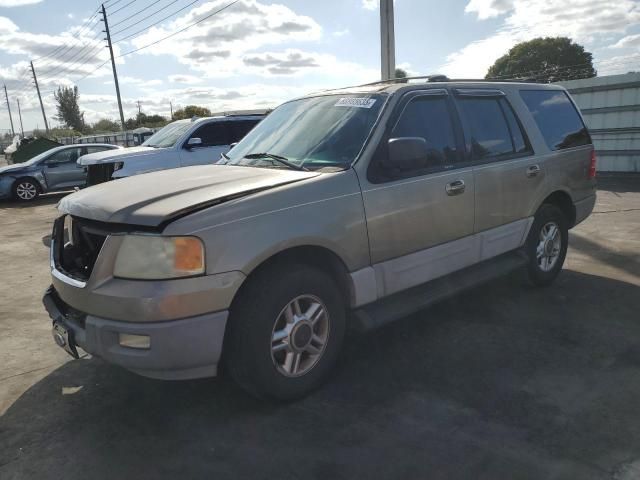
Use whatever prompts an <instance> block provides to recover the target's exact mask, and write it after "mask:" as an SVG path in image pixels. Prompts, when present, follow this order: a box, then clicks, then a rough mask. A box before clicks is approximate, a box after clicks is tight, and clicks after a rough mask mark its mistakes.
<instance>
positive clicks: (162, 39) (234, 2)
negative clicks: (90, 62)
mask: <svg viewBox="0 0 640 480" xmlns="http://www.w3.org/2000/svg"><path fill="white" fill-rule="evenodd" d="M239 1H240V0H234V1H233V2H231V3H228V4H227V5H225V6H224V7H222V8H219V9H218V10H216V11H215V12H212V13H210V14H209V15H207V16H206V17H203V18H201V19H200V20H198V21H197V22H193V23H191V24H189V25H187V26H186V27H184V28H181V29H180V30H178V31H176V32H173V33H172V34H170V35H167V36H166V37H163V38H160V39H158V40H156V41H154V42H151V43H148V44H147V45H143V46H142V47H139V48H136V49H134V50H129V51H128V52H125V53H122V54H120V55H118V57H117V58H120V57H124V56H126V55H131V54H132V53H135V52H139V51H140V50H144V49H145V48H148V47H151V46H153V45H157V44H158V43H160V42H164V41H165V40H167V39H169V38H171V37H175V36H176V35H178V34H180V33H182V32H184V31H185V30H188V29H190V28H191V27H195V26H196V25H198V24H199V23H202V22H204V21H205V20H207V19H209V18H211V17H213V16H214V15H217V14H218V13H220V12H222V11H224V10H226V9H227V8H229V7H231V6H233V5H235V4H236V3H238V2H239Z"/></svg>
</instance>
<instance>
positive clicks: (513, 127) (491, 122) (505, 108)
mask: <svg viewBox="0 0 640 480" xmlns="http://www.w3.org/2000/svg"><path fill="white" fill-rule="evenodd" d="M459 104H460V108H461V110H462V117H463V120H464V123H465V125H466V136H467V141H468V142H469V144H470V146H471V152H472V153H473V157H474V158H475V159H482V160H484V159H491V158H494V157H504V156H511V155H516V154H521V153H524V152H527V151H529V147H528V145H527V142H526V140H525V137H524V135H523V133H522V129H521V128H520V125H519V124H518V121H517V120H516V118H515V115H514V114H513V111H512V110H511V106H510V105H509V104H508V103H507V101H506V100H504V99H503V98H493V97H465V98H460V99H459Z"/></svg>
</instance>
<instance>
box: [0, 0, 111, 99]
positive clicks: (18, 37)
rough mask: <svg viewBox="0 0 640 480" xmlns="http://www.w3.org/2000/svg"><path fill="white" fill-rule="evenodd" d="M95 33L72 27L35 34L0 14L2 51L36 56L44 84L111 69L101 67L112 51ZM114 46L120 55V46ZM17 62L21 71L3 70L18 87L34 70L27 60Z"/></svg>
mask: <svg viewBox="0 0 640 480" xmlns="http://www.w3.org/2000/svg"><path fill="white" fill-rule="evenodd" d="M0 1H1V0H0ZM93 28H96V27H95V26H94V27H93ZM98 28H99V27H98ZM95 33H96V32H94V31H92V29H90V28H81V27H72V28H70V29H69V30H67V31H65V32H63V33H61V34H59V35H48V34H33V33H30V32H25V31H22V30H20V28H19V27H18V26H17V25H16V24H15V23H13V21H11V20H10V19H9V18H7V17H0V51H3V52H5V53H8V54H11V55H24V56H27V57H29V58H34V66H35V68H36V72H37V74H38V81H39V83H40V84H41V86H42V87H44V88H47V87H49V86H50V85H54V84H55V85H67V84H69V83H70V80H69V77H70V76H72V75H75V76H79V75H82V76H84V75H90V76H99V75H102V74H105V73H107V72H108V71H109V70H108V66H105V67H106V68H98V67H99V66H100V65H101V64H102V63H104V62H105V61H106V60H108V58H109V54H108V52H107V49H106V48H104V43H103V42H102V41H101V40H99V36H96V35H95ZM94 36H95V37H94ZM96 37H97V38H96ZM114 48H115V50H114V53H116V54H118V53H119V51H120V50H119V48H118V45H115V47H114ZM52 52H53V55H52ZM18 64H20V71H17V70H16V69H11V68H9V69H6V70H7V71H6V72H4V73H2V79H3V80H4V81H6V82H9V83H11V82H13V83H14V84H15V85H16V86H17V85H18V84H20V83H21V82H22V83H24V82H27V81H29V77H30V73H31V72H30V69H29V65H28V63H27V62H22V63H20V62H18ZM18 64H14V65H18ZM0 70H1V69H0ZM9 83H8V85H7V86H9Z"/></svg>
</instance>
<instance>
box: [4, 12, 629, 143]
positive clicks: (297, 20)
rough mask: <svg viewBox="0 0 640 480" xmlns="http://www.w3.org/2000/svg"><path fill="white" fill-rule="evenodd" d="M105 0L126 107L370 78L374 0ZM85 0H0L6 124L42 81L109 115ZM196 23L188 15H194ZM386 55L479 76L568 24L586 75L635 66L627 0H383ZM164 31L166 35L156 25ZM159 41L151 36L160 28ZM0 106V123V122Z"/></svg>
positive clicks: (286, 91)
mask: <svg viewBox="0 0 640 480" xmlns="http://www.w3.org/2000/svg"><path fill="white" fill-rule="evenodd" d="M231 3H232V0H210V1H207V0H106V1H105V9H106V12H107V19H108V22H109V26H110V30H111V36H112V39H113V42H114V54H115V56H116V57H118V58H117V59H116V68H117V71H118V77H119V80H120V90H121V94H122V101H123V108H124V113H125V118H128V117H131V116H134V115H135V114H136V113H137V111H138V102H140V103H139V105H140V108H141V110H142V112H144V113H146V114H161V115H165V116H168V115H169V112H170V103H172V104H173V107H174V109H175V108H179V107H181V106H185V105H190V104H197V105H202V106H206V107H208V108H210V109H211V110H212V111H229V110H239V109H262V108H271V107H275V106H277V105H278V104H280V103H282V102H283V101H285V100H288V99H290V98H294V97H297V96H300V95H304V94H306V93H309V92H312V91H317V90H321V89H327V88H335V87H341V86H348V85H357V84H362V83H366V82H372V81H376V80H378V79H379V78H380V40H379V4H378V0H279V1H275V2H272V1H269V0H238V1H237V2H235V3H233V4H232V5H230V4H231ZM99 8H100V4H99V3H94V1H93V0H0V80H1V81H2V83H4V84H6V86H7V90H8V93H9V101H10V106H11V109H12V114H13V119H14V126H15V129H16V131H18V130H19V121H18V113H17V100H19V101H20V105H21V109H22V119H23V125H24V129H25V131H29V130H31V129H34V128H43V126H44V122H43V118H42V113H41V111H40V106H39V104H38V99H37V95H36V92H35V88H34V87H33V83H32V77H31V70H30V66H29V61H30V60H33V64H34V67H35V70H36V73H37V75H38V81H39V84H40V89H41V91H42V92H43V100H44V108H45V111H46V115H47V119H48V120H49V122H50V124H52V125H56V124H58V122H57V121H56V120H54V119H53V117H55V115H56V111H55V100H54V98H53V90H54V89H55V88H57V87H59V86H70V85H77V86H78V88H79V92H80V107H81V109H82V110H83V111H84V112H85V120H86V121H87V122H89V123H92V122H95V121H97V120H98V119H100V118H110V119H113V120H117V118H118V110H117V103H116V96H115V86H114V83H113V75H112V71H111V63H110V61H109V54H108V49H107V48H106V43H105V41H104V34H103V33H102V32H101V30H102V29H103V24H102V22H101V21H99V20H100V19H101V18H102V15H101V14H98V13H97V12H98V9H99ZM196 22H197V23H196ZM395 22H396V23H395V31H396V63H397V66H399V67H402V68H404V69H405V70H407V71H408V72H409V73H410V74H411V75H428V74H434V73H442V74H445V75H448V76H450V77H452V78H453V77H456V78H481V77H484V75H485V74H486V72H487V69H488V67H489V66H490V65H491V64H492V63H493V62H494V61H495V60H496V59H497V58H498V57H500V56H501V55H503V54H505V53H506V52H507V51H508V50H509V48H511V47H512V46H513V45H515V44H516V43H518V42H521V41H525V40H529V39H531V38H535V37H539V36H569V37H571V38H572V39H573V40H574V41H576V42H578V43H580V44H582V45H584V46H585V48H586V49H587V50H588V51H590V52H592V53H593V55H594V63H595V66H596V69H597V70H598V74H599V75H610V74H618V73H625V72H628V71H633V70H636V71H638V70H640V0H616V1H611V0H606V1H605V0H444V1H442V0H438V1H436V0H396V1H395ZM169 35H172V36H171V37H169V38H167V39H166V40H162V39H163V38H165V37H167V36H169ZM161 40H162V41H161ZM9 128H10V126H9V117H8V113H7V108H6V104H4V105H3V106H0V132H3V131H6V129H9Z"/></svg>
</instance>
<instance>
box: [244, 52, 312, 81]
mask: <svg viewBox="0 0 640 480" xmlns="http://www.w3.org/2000/svg"><path fill="white" fill-rule="evenodd" d="M242 61H243V62H244V64H245V65H247V66H249V67H259V68H260V69H264V70H266V71H267V72H268V73H270V74H272V75H293V74H294V73H296V72H299V71H302V70H306V69H309V68H317V67H319V66H320V65H319V63H318V58H317V56H316V55H314V54H308V53H305V52H301V51H299V50H287V51H286V52H281V53H260V54H256V55H250V56H246V57H244V58H243V59H242Z"/></svg>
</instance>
